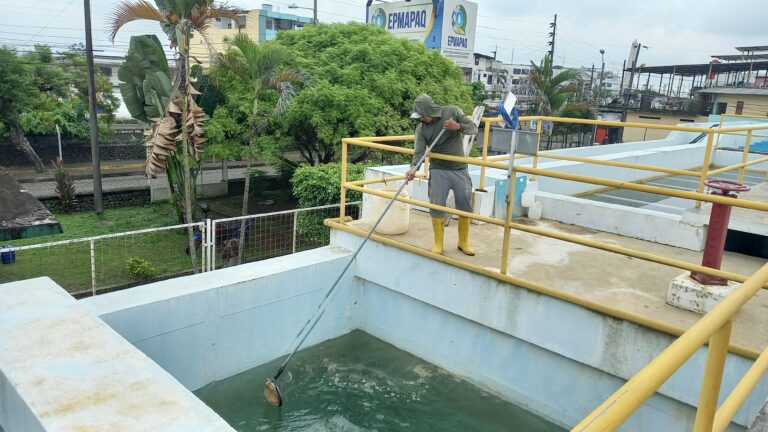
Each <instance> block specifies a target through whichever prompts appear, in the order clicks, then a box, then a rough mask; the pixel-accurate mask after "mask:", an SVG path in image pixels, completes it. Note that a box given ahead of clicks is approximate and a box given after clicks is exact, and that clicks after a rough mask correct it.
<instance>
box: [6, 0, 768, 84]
mask: <svg viewBox="0 0 768 432" xmlns="http://www.w3.org/2000/svg"><path fill="white" fill-rule="evenodd" d="M293 2H294V0H285V1H272V2H265V1H256V0H230V1H229V2H228V3H229V4H230V5H232V6H237V7H241V8H244V9H255V8H260V7H261V5H262V4H263V3H271V4H272V5H273V6H274V8H275V9H276V10H277V9H279V10H280V11H281V12H289V13H296V12H298V13H299V14H303V15H306V16H311V15H312V11H311V10H295V9H294V10H290V9H288V5H289V4H291V3H293ZM295 2H296V4H298V5H299V6H301V7H307V8H311V7H312V0H295ZM116 3H117V2H116V1H113V0H91V4H92V6H91V7H92V14H93V27H94V32H93V35H94V49H96V50H102V51H97V53H100V54H122V53H124V52H125V50H126V49H127V44H128V39H129V38H130V36H131V35H135V34H144V33H148V32H157V33H158V36H159V37H160V38H161V40H162V41H165V37H164V36H163V35H162V34H161V33H159V32H158V26H157V25H156V24H153V23H138V22H137V23H131V24H128V25H127V26H125V27H124V28H123V30H121V32H120V33H119V35H118V39H117V41H116V43H115V44H114V45H113V44H111V43H110V42H109V41H108V40H107V36H106V26H107V25H106V23H107V19H108V16H109V13H110V11H111V10H112V9H113V8H114V5H115V4H116ZM477 3H478V23H477V35H476V36H477V39H476V42H475V51H476V52H481V53H485V54H490V53H491V51H493V50H494V49H496V47H497V46H498V58H499V59H501V60H503V61H505V62H510V61H512V60H513V55H514V62H515V63H527V62H528V61H529V60H535V61H537V62H538V60H540V59H541V57H542V56H543V54H544V53H545V52H546V50H547V49H548V48H547V40H548V39H547V32H548V31H549V28H548V26H549V22H551V21H552V18H553V15H554V14H555V13H556V14H557V15H558V21H557V22H558V28H557V30H558V33H557V43H556V53H555V63H556V64H564V65H565V66H574V67H576V66H587V67H589V66H591V65H592V63H595V65H596V67H599V66H600V53H599V50H600V48H602V49H605V51H606V53H605V61H606V70H614V71H617V72H618V71H619V70H620V68H621V64H622V61H623V60H625V59H626V57H627V55H628V53H629V47H630V44H631V43H632V41H633V40H634V39H637V40H638V41H640V42H641V43H642V44H643V45H647V46H648V49H646V50H643V51H642V53H641V54H640V63H645V64H646V65H649V66H656V65H672V64H690V63H706V62H708V61H709V60H710V57H709V56H710V55H711V54H735V53H736V52H735V51H734V49H733V47H735V46H748V45H768V31H766V30H765V23H766V21H767V20H768V9H766V7H765V0H734V1H716V0H698V1H693V0H644V1H637V2H628V1H624V0H612V1H607V0H590V1H580V2H577V1H572V0H548V1H530V2H522V1H512V0H479V1H477ZM318 10H319V13H318V16H319V19H320V21H321V22H336V21H352V20H354V21H363V20H364V19H365V0H318ZM83 29H84V24H83V2H82V0H24V1H19V0H0V44H6V45H13V46H17V47H19V49H20V50H23V49H29V47H31V45H32V44H34V43H45V44H49V45H52V46H54V48H55V49H60V50H64V49H66V46H67V45H69V44H71V43H75V42H82V41H83V36H82V35H83Z"/></svg>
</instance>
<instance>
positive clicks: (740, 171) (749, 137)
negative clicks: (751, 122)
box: [738, 130, 752, 183]
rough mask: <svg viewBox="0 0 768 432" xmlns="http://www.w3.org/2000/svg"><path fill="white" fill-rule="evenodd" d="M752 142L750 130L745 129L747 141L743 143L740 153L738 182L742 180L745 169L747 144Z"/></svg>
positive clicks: (747, 155) (747, 152) (747, 156)
mask: <svg viewBox="0 0 768 432" xmlns="http://www.w3.org/2000/svg"><path fill="white" fill-rule="evenodd" d="M750 144H752V131H751V130H748V131H747V142H745V143H744V154H742V155H741V164H742V165H741V168H739V180H738V182H739V183H742V181H743V180H744V171H746V169H747V167H746V165H745V164H746V163H747V159H749V145H750Z"/></svg>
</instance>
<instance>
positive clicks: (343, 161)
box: [293, 140, 349, 236]
mask: <svg viewBox="0 0 768 432" xmlns="http://www.w3.org/2000/svg"><path fill="white" fill-rule="evenodd" d="M348 150H349V149H348V145H347V142H346V141H344V140H341V200H340V203H341V204H340V205H339V223H340V224H343V223H344V211H345V210H346V209H347V206H346V205H345V204H346V202H347V188H346V186H345V185H346V183H347V151H348ZM293 233H294V236H295V235H296V230H294V231H293Z"/></svg>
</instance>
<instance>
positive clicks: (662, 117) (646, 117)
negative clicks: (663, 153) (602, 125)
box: [624, 111, 707, 142]
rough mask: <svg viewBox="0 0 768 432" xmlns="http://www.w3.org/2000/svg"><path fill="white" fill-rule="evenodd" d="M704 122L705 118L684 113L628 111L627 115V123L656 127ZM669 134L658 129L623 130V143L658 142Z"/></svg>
mask: <svg viewBox="0 0 768 432" xmlns="http://www.w3.org/2000/svg"><path fill="white" fill-rule="evenodd" d="M706 121H707V116H696V115H688V114H685V113H659V112H638V111H630V112H628V113H627V122H629V123H649V124H656V125H668V126H676V125H686V124H691V123H703V122H706ZM669 134H670V131H666V130H659V129H641V128H624V142H633V141H645V140H659V139H664V138H666V137H667V136H668V135H669Z"/></svg>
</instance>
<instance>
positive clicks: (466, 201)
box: [429, 169, 472, 218]
mask: <svg viewBox="0 0 768 432" xmlns="http://www.w3.org/2000/svg"><path fill="white" fill-rule="evenodd" d="M451 190H453V196H454V198H455V199H456V209H457V210H462V211H466V212H471V211H472V179H470V178H469V173H468V172H467V170H466V169H462V170H443V169H430V170H429V202H431V203H432V204H437V205H440V206H445V203H446V200H447V199H448V192H449V191H451ZM429 214H430V215H431V216H432V217H436V218H439V217H444V216H445V212H443V211H439V210H432V209H430V210H429Z"/></svg>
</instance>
